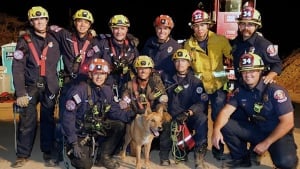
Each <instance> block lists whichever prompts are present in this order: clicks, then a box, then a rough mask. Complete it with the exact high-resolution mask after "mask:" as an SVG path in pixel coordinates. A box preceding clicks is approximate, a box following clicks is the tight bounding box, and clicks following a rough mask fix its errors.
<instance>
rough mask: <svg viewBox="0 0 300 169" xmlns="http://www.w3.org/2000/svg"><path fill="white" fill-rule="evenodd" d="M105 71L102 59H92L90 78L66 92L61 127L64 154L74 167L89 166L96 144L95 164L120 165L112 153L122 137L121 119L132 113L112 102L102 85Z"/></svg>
mask: <svg viewBox="0 0 300 169" xmlns="http://www.w3.org/2000/svg"><path fill="white" fill-rule="evenodd" d="M109 73H110V65H109V64H108V63H107V62H106V61H105V60H103V59H98V58H97V59H94V60H93V61H92V62H91V64H90V65H89V78H90V80H89V81H88V82H81V83H80V84H79V85H76V86H73V87H72V88H71V89H70V90H69V91H68V93H67V95H66V109H65V111H64V112H63V115H62V117H63V119H62V127H63V134H64V138H65V140H66V141H65V142H66V152H67V156H68V158H69V159H70V161H71V164H72V166H74V167H75V168H76V169H90V168H92V166H93V159H94V155H95V154H96V153H95V152H96V150H95V149H96V148H98V149H99V152H100V153H99V157H97V159H98V161H97V164H96V165H101V166H104V167H105V168H107V169H116V168H119V166H120V164H119V163H118V161H117V160H116V159H113V158H112V155H113V152H114V151H115V149H116V145H117V143H119V142H120V140H121V139H122V137H123V133H124V131H125V123H127V122H130V121H131V120H132V119H133V118H134V117H135V113H134V112H132V111H125V110H121V109H120V107H119V104H118V103H116V102H114V99H113V97H114V94H113V92H112V89H111V87H110V86H107V85H104V83H105V80H106V79H107V76H108V75H109ZM98 140H101V143H100V141H98ZM98 142H99V144H98Z"/></svg>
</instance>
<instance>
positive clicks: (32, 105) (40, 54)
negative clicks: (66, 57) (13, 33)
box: [12, 6, 60, 168]
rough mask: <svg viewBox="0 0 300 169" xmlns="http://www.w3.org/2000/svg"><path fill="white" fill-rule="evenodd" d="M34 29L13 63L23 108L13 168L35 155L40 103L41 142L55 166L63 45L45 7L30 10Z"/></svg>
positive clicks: (48, 162) (48, 160) (24, 37)
mask: <svg viewBox="0 0 300 169" xmlns="http://www.w3.org/2000/svg"><path fill="white" fill-rule="evenodd" d="M28 20H29V22H30V25H31V26H32V28H30V29H28V31H26V33H24V34H23V35H22V36H21V37H20V38H19V40H18V42H17V46H16V51H15V53H14V59H13V64H12V72H13V81H14V87H15V90H16V93H15V95H16V97H17V100H16V105H17V106H19V107H21V109H22V110H23V111H22V112H20V121H19V123H18V130H17V150H16V151H17V152H16V155H17V160H16V162H15V163H14V164H13V165H12V167H14V168H16V167H22V166H23V165H24V164H25V163H26V162H27V161H28V158H29V157H30V156H31V151H32V148H33V144H34V139H35V136H36V130H37V127H38V123H37V119H38V112H37V105H38V103H40V128H41V131H40V135H41V136H40V145H41V150H42V152H43V159H44V160H45V165H46V166H47V167H52V166H55V165H56V163H55V161H54V160H53V157H52V155H51V154H52V153H53V152H51V151H52V150H53V146H54V145H53V144H54V141H55V138H54V132H55V120H54V108H55V103H56V96H57V94H58V90H59V85H58V76H57V72H56V68H57V64H58V61H59V58H60V50H59V44H58V42H57V41H56V40H55V38H54V37H53V36H52V35H51V34H49V32H48V31H49V29H48V26H47V25H48V21H49V15H48V12H47V10H46V9H44V8H43V7H41V6H34V7H32V8H30V9H29V10H28Z"/></svg>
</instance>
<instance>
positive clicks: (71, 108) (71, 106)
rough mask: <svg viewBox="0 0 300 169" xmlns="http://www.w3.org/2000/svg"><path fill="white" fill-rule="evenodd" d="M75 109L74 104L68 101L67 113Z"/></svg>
mask: <svg viewBox="0 0 300 169" xmlns="http://www.w3.org/2000/svg"><path fill="white" fill-rule="evenodd" d="M75 107H76V104H75V102H74V101H73V100H68V101H67V103H66V109H67V110H68V111H73V110H75Z"/></svg>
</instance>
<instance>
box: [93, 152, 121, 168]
mask: <svg viewBox="0 0 300 169" xmlns="http://www.w3.org/2000/svg"><path fill="white" fill-rule="evenodd" d="M95 166H97V167H105V168H107V169H117V168H119V167H120V163H119V162H118V161H117V160H116V159H113V158H112V157H109V156H108V155H103V156H102V157H101V159H100V160H97V161H96V162H95Z"/></svg>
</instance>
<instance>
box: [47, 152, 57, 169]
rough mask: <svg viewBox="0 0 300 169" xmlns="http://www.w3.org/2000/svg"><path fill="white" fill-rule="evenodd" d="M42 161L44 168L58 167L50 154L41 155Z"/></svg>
mask: <svg viewBox="0 0 300 169" xmlns="http://www.w3.org/2000/svg"><path fill="white" fill-rule="evenodd" d="M43 159H44V161H45V166H46V167H55V166H58V161H57V159H54V158H53V156H52V154H51V153H43Z"/></svg>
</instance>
